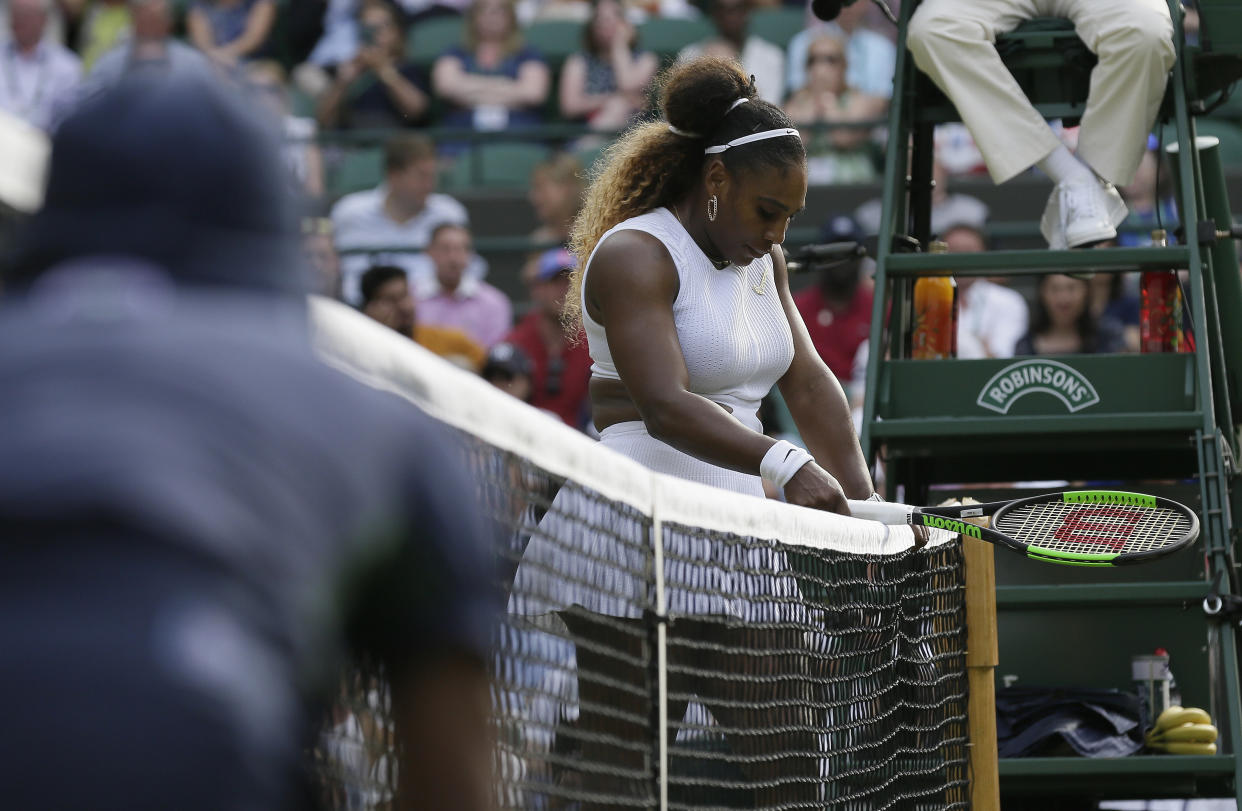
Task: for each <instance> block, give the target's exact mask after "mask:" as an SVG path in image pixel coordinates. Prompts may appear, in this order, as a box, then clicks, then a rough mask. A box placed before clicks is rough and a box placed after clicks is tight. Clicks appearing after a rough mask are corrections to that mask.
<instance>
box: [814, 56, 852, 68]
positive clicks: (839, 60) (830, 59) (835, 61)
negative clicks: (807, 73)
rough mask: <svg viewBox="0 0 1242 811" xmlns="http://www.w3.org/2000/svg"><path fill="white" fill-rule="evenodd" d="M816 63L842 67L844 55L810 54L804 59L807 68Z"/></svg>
mask: <svg viewBox="0 0 1242 811" xmlns="http://www.w3.org/2000/svg"><path fill="white" fill-rule="evenodd" d="M816 62H827V63H828V64H829V65H842V64H844V63H845V55H844V54H811V55H810V56H808V57H807V58H806V64H807V67H810V66H811V65H814V64H815V63H816Z"/></svg>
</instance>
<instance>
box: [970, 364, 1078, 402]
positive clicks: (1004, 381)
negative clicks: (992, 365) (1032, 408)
mask: <svg viewBox="0 0 1242 811" xmlns="http://www.w3.org/2000/svg"><path fill="white" fill-rule="evenodd" d="M1036 393H1043V394H1051V395H1052V396H1053V397H1055V398H1057V399H1058V400H1060V401H1061V402H1062V403H1063V404H1064V405H1065V407H1066V409H1068V410H1069V411H1070V412H1071V413H1073V412H1075V411H1081V410H1082V409H1084V408H1088V407H1090V406H1093V405H1095V404H1096V403H1098V402H1100V395H1099V393H1098V392H1097V391H1096V390H1095V386H1093V385H1091V381H1090V380H1088V379H1087V378H1086V377H1084V376H1083V374H1082V372H1079V371H1078V370H1077V369H1075V368H1074V367H1073V366H1068V365H1066V364H1064V363H1061V362H1060V361H1055V360H1042V359H1033V360H1022V361H1018V362H1017V363H1011V364H1009V365H1008V366H1006V367H1005V368H1004V369H1001V370H1000V371H999V372H997V373H996V374H994V375H992V378H991V379H990V380H988V382H987V383H984V384H983V388H982V389H980V391H979V397H978V398H977V399H976V400H975V403H976V404H977V405H981V406H983V407H984V408H987V409H991V410H992V411H995V412H997V413H999V414H1008V413H1009V408H1010V407H1011V406H1012V405H1013V404H1014V402H1016V401H1017V400H1019V399H1021V398H1022V397H1025V396H1026V395H1028V394H1036Z"/></svg>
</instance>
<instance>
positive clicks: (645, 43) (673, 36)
mask: <svg viewBox="0 0 1242 811" xmlns="http://www.w3.org/2000/svg"><path fill="white" fill-rule="evenodd" d="M714 31H715V29H714V28H713V27H712V24H711V23H710V22H708V21H707V20H682V19H671V18H670V19H661V18H659V17H653V18H651V19H650V20H647V21H646V22H645V23H643V24H642V25H640V26H639V27H638V47H639V48H640V49H641V50H644V51H655V52H656V53H657V54H659V55H660V56H661V57H674V56H676V55H677V52H678V51H680V50H681V49H682V48H684V47H685V46H687V45H689V44H690V43H692V42H698V41H699V40H701V39H706V38H707V37H710V36H711V35H712V33H713V32H714Z"/></svg>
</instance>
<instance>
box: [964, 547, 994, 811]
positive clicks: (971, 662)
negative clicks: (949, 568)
mask: <svg viewBox="0 0 1242 811" xmlns="http://www.w3.org/2000/svg"><path fill="white" fill-rule="evenodd" d="M994 551H995V547H994V546H993V545H992V544H990V543H986V542H984V541H981V540H977V539H975V538H969V537H966V536H964V535H963V536H962V555H963V563H964V566H965V569H966V673H967V684H968V688H969V690H970V698H969V701H968V704H967V713H966V714H967V719H968V720H967V725H968V729H969V736H970V772H971V781H970V801H971V805H970V807H971V808H1000V765H999V762H998V757H997V751H996V666H997V665H998V664H999V663H1000V656H999V649H998V646H997V633H996V568H995V566H994V564H993V552H994Z"/></svg>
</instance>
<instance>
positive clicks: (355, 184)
mask: <svg viewBox="0 0 1242 811" xmlns="http://www.w3.org/2000/svg"><path fill="white" fill-rule="evenodd" d="M383 154H384V151H383V150H382V149H380V148H379V147H352V148H349V149H347V150H346V151H345V152H344V153H343V154H342V155H341V160H340V163H338V164H337V166H336V168H335V170H333V171H332V172H331V175H330V177H331V181H330V182H329V184H328V191H329V193H330V196H331V197H339V196H340V195H342V194H349V193H350V192H355V191H362V190H363V189H372V188H375V187H376V186H378V185H379V183H380V181H381V180H383V179H384V158H383Z"/></svg>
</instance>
